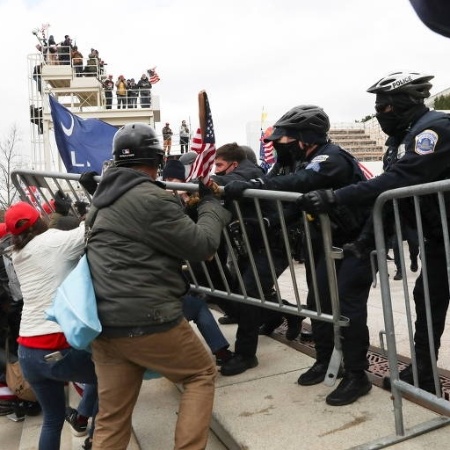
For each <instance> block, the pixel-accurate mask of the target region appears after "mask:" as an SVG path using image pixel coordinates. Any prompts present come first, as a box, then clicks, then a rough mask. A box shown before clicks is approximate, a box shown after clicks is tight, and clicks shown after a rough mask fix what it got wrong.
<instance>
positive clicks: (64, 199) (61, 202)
mask: <svg viewBox="0 0 450 450" xmlns="http://www.w3.org/2000/svg"><path fill="white" fill-rule="evenodd" d="M71 205H72V199H71V198H70V197H69V195H68V194H64V192H63V191H61V189H59V190H58V191H56V193H55V212H57V213H58V214H61V215H63V216H67V214H69V211H70V207H71Z"/></svg>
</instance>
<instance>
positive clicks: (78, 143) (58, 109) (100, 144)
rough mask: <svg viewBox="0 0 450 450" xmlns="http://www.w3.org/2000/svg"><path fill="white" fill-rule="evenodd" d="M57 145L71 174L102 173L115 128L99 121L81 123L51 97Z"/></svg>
mask: <svg viewBox="0 0 450 450" xmlns="http://www.w3.org/2000/svg"><path fill="white" fill-rule="evenodd" d="M49 99H50V108H51V114H52V119H53V129H54V132H55V140H56V145H57V146H58V151H59V154H60V155H61V159H62V161H63V163H64V166H65V167H66V170H67V172H68V173H83V172H86V171H91V170H94V171H95V172H97V173H99V174H100V173H102V168H103V162H104V161H107V160H109V159H111V152H112V141H113V137H114V135H115V133H116V131H117V128H116V127H113V126H112V125H109V124H108V123H106V122H103V121H102V120H99V119H81V118H80V117H77V116H76V115H74V114H72V113H71V112H70V111H69V110H68V109H67V108H65V107H64V106H63V105H61V104H60V103H59V102H58V101H57V100H56V99H55V98H53V96H51V95H50V96H49Z"/></svg>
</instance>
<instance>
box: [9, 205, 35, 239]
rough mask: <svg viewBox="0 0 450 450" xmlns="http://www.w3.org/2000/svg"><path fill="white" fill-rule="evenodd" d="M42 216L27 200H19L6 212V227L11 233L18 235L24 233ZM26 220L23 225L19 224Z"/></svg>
mask: <svg viewBox="0 0 450 450" xmlns="http://www.w3.org/2000/svg"><path fill="white" fill-rule="evenodd" d="M39 217H41V215H40V214H39V212H38V211H37V210H36V209H35V208H33V207H32V206H31V205H30V204H29V203H27V202H18V203H15V204H14V205H11V206H10V207H9V208H8V209H7V211H6V213H5V223H6V228H7V229H8V231H9V232H10V233H11V234H14V235H17V234H20V233H23V232H24V231H25V230H28V228H30V227H32V226H33V225H34V224H35V223H36V221H37V220H38V219H39ZM21 220H24V221H26V222H24V223H23V224H22V225H21V226H17V224H18V223H19V222H20V221H21Z"/></svg>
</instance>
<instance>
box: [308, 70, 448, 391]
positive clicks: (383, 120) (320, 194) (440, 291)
mask: <svg viewBox="0 0 450 450" xmlns="http://www.w3.org/2000/svg"><path fill="white" fill-rule="evenodd" d="M432 78H433V76H432V75H427V74H421V73H417V72H394V73H390V74H388V75H387V76H385V77H383V78H381V79H380V80H378V81H377V82H376V83H375V84H374V85H373V86H371V87H370V88H369V89H368V92H370V93H373V94H375V95H376V98H375V110H376V117H377V119H378V121H379V123H380V126H381V127H382V129H383V131H384V132H385V133H387V134H388V136H389V138H388V140H387V141H386V145H387V146H388V150H387V151H388V152H389V153H390V155H391V160H390V162H389V164H388V167H387V170H386V171H385V172H384V173H383V174H381V175H379V176H378V177H376V178H373V179H371V180H369V181H366V182H362V183H359V184H356V185H352V186H347V187H344V188H342V189H338V190H331V189H328V190H319V191H314V192H310V193H308V194H305V195H304V196H303V197H302V198H301V199H300V200H299V203H300V206H301V207H302V208H303V209H304V210H306V211H311V212H326V211H332V210H333V209H334V208H335V207H338V206H340V205H349V206H351V207H355V206H358V205H372V204H373V203H374V201H375V200H376V198H377V197H378V195H380V194H381V193H382V192H385V191H387V190H390V189H395V188H399V187H405V186H413V185H417V184H422V183H429V182H433V181H438V180H443V179H448V178H449V177H450V165H449V162H448V161H449V158H450V116H449V115H448V114H446V113H443V112H438V111H430V110H429V108H427V107H426V106H425V103H424V100H425V99H426V98H427V97H429V96H430V88H431V86H432V85H431V83H430V80H431V79H432ZM435 197H436V196H421V198H420V201H421V203H420V207H421V212H422V217H421V220H422V226H423V234H424V238H425V252H424V254H423V255H422V259H424V258H425V260H426V263H427V267H428V270H427V275H428V286H429V289H430V303H431V314H432V322H433V337H434V346H435V348H434V351H435V353H436V357H437V355H438V351H439V347H440V340H441V335H442V333H443V331H444V327H445V317H446V313H447V309H448V304H449V288H448V279H447V269H446V266H447V263H446V258H445V250H444V245H443V236H442V223H441V218H440V213H439V208H438V203H437V199H436V198H435ZM444 200H445V203H446V206H447V209H446V210H447V216H449V214H450V209H449V204H450V201H449V199H448V195H447V194H445V195H444ZM409 210H410V211H407V210H406V211H404V213H408V212H409V213H410V214H409V215H411V212H412V215H414V209H413V208H411V207H410V208H409ZM447 220H448V219H447ZM414 302H415V308H416V316H417V319H416V323H415V334H414V344H415V351H416V357H417V364H418V371H419V387H421V388H422V389H425V390H427V391H429V392H432V393H435V392H436V386H435V383H434V379H433V374H432V368H431V358H430V354H429V353H430V352H429V340H428V326H427V320H426V312H425V292H424V287H423V275H422V273H421V274H420V275H419V277H418V278H417V280H416V284H415V288H414ZM400 379H402V380H403V381H405V382H407V383H411V384H412V383H413V370H412V367H411V366H408V367H407V368H406V369H405V370H403V371H401V372H400ZM386 387H389V381H387V383H386Z"/></svg>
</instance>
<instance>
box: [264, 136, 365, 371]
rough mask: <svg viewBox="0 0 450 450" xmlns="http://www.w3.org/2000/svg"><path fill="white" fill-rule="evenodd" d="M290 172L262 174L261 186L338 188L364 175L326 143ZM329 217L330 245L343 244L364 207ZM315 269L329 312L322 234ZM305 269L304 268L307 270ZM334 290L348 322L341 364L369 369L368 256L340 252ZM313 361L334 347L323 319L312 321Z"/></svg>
mask: <svg viewBox="0 0 450 450" xmlns="http://www.w3.org/2000/svg"><path fill="white" fill-rule="evenodd" d="M295 170H296V171H295V173H292V174H290V175H285V176H273V175H272V176H270V174H269V177H268V178H266V179H265V180H264V181H265V187H266V188H267V189H271V190H281V191H294V192H302V193H304V192H309V191H312V190H316V189H329V188H335V189H337V188H340V187H343V186H346V185H349V184H351V183H357V182H359V181H363V180H365V179H366V177H365V175H364V173H363V171H362V169H361V166H360V165H359V163H358V162H357V161H356V159H355V158H354V157H353V156H351V155H350V154H349V153H347V152H346V151H345V150H343V149H342V148H340V147H339V146H337V145H335V144H332V143H330V142H328V143H325V144H323V145H320V146H319V147H318V148H317V149H316V150H315V151H314V152H313V153H312V154H311V155H308V156H307V158H306V162H304V163H303V164H302V165H299V164H296V169H295ZM333 214H334V217H331V216H330V219H331V220H332V222H333V223H334V231H333V244H334V245H338V246H342V245H343V244H344V243H345V242H349V241H351V240H353V239H355V238H356V236H357V235H358V234H359V232H360V231H361V228H362V226H363V224H364V222H365V220H366V219H367V218H368V216H369V213H368V210H367V209H364V208H361V209H360V208H358V209H356V210H355V211H350V210H349V209H348V208H341V209H339V210H337V211H335V212H334V213H333ZM313 248H314V252H315V255H314V257H315V261H316V267H315V273H316V276H317V279H318V283H317V284H318V287H319V298H320V302H321V308H322V312H324V313H327V314H332V309H331V299H330V292H329V287H328V277H327V269H326V260H325V255H324V253H323V248H322V244H321V236H320V235H317V238H316V239H314V242H313ZM307 269H308V270H310V269H309V268H307ZM336 272H337V278H338V292H339V299H340V307H341V314H342V315H343V316H346V317H348V318H349V319H350V325H349V326H348V327H343V328H342V330H341V334H342V337H343V340H342V346H343V348H342V350H343V356H344V365H345V368H346V370H348V371H360V370H365V369H367V368H368V361H367V351H368V348H369V331H368V328H367V298H368V295H369V291H370V286H371V282H372V276H371V268H370V260H369V258H368V257H367V256H366V257H363V258H357V257H356V256H355V255H353V254H345V255H344V258H343V259H342V260H336ZM314 304H315V303H314V300H313V294H312V292H311V291H310V294H308V306H309V307H310V308H311V307H314ZM312 331H313V338H314V341H315V348H316V357H317V361H318V362H321V363H326V364H328V362H329V360H330V358H331V354H332V352H333V347H334V339H333V338H334V333H333V325H332V324H331V323H328V322H324V321H316V320H313V321H312Z"/></svg>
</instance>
